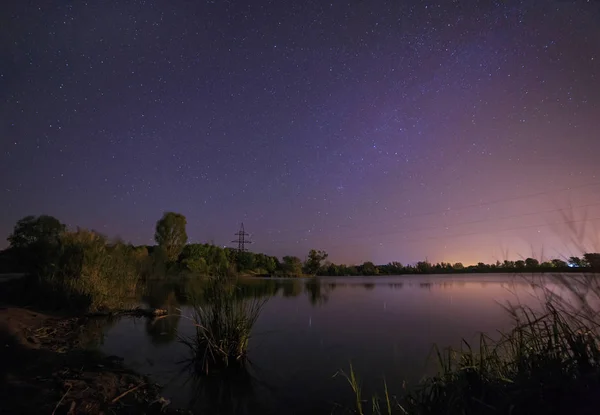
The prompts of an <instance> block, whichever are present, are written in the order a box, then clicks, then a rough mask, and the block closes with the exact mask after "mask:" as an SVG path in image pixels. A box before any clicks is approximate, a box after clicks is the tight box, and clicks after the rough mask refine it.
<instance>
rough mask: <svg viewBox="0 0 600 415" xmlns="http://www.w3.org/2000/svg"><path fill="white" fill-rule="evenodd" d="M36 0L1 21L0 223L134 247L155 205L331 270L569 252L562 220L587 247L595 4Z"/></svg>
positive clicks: (192, 228)
mask: <svg viewBox="0 0 600 415" xmlns="http://www.w3.org/2000/svg"><path fill="white" fill-rule="evenodd" d="M37 3H39V4H40V6H39V7H38V6H37V5H34V3H33V2H24V1H17V0H8V3H7V4H4V5H3V12H2V14H1V15H2V16H1V17H0V92H1V94H2V95H1V97H2V99H1V101H0V205H1V208H2V215H0V235H6V236H7V235H8V234H9V233H10V231H11V229H12V227H13V225H14V223H15V222H16V221H17V219H19V218H20V217H23V216H25V215H28V214H36V215H37V214H43V213H45V214H51V215H54V216H56V217H58V218H59V219H61V220H62V221H64V222H66V223H67V224H68V225H69V226H73V227H74V226H76V225H79V226H82V227H87V228H93V229H96V230H99V231H101V232H103V233H105V234H107V235H110V236H117V235H119V236H121V237H122V238H124V239H125V240H129V241H131V242H133V243H135V244H149V243H152V240H153V233H154V224H155V222H156V220H157V219H159V218H160V216H161V215H162V213H163V212H164V211H166V210H172V211H176V212H180V213H182V214H184V215H185V216H186V217H187V219H188V234H189V236H190V240H191V241H214V242H215V243H217V244H220V245H224V244H229V241H230V240H232V239H233V238H234V235H233V234H234V233H235V232H236V231H237V229H238V227H239V223H240V222H241V221H243V222H244V224H245V226H246V230H247V231H248V232H250V233H251V234H252V237H253V240H254V241H255V243H254V245H253V246H252V248H253V250H255V251H261V252H266V253H270V254H274V255H284V254H293V255H298V256H304V255H305V253H306V252H307V251H308V249H310V248H317V249H325V250H327V251H328V252H329V253H330V259H331V260H333V261H336V262H347V263H358V262H362V261H365V260H372V261H374V262H376V263H383V262H388V261H392V260H398V261H401V262H413V261H417V260H421V259H423V258H425V257H428V258H429V259H430V260H432V261H453V262H454V261H463V262H465V263H472V262H477V261H485V262H489V261H494V260H496V259H500V260H502V259H505V258H507V257H508V258H511V259H517V258H518V257H519V256H531V255H535V256H537V257H548V256H557V255H570V254H572V253H576V251H577V248H576V247H575V246H573V244H571V243H570V238H571V236H572V233H573V232H572V231H573V230H572V229H568V228H569V226H568V225H569V224H565V223H563V222H565V221H567V220H576V222H573V223H570V225H574V226H582V225H583V226H585V229H586V231H587V235H586V236H581V235H578V236H577V237H576V239H577V240H578V242H581V243H582V244H584V245H585V247H586V249H588V250H592V249H596V248H595V247H594V246H595V244H594V242H595V236H597V235H599V233H598V232H597V229H598V228H596V227H595V225H599V226H600V220H599V219H600V162H599V161H598V160H599V158H600V133H599V131H600V24H599V23H598V22H600V2H594V1H591V2H586V1H565V0H563V1H552V0H548V1H522V2H518V1H511V0H507V1H496V2H492V1H476V2H475V1H473V2H454V1H441V2H423V1H417V0H409V1H387V2H386V1H376V0H374V1H350V2H347V1H346V2H338V1H333V2H331V1H328V2H324V1H299V2H283V1H263V0H257V1H252V2H228V1H207V2H202V1H198V2H196V1H182V0H173V1H166V0H164V1H132V2H122V1H119V2H117V1H113V2H110V1H107V2H102V4H103V6H100V5H99V3H97V2H91V1H90V2H87V4H86V2H82V1H72V2H69V1H46V2H37ZM569 205H570V206H572V207H573V209H572V210H570V211H569V214H568V215H567V216H564V214H562V213H561V212H560V211H559V209H560V208H565V207H567V206H569ZM569 218H570V219H569ZM584 220H587V222H585V221H584ZM584 239H585V241H584ZM6 245H7V243H6V242H4V241H2V242H0V247H5V246H6Z"/></svg>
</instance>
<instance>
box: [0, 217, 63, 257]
mask: <svg viewBox="0 0 600 415" xmlns="http://www.w3.org/2000/svg"><path fill="white" fill-rule="evenodd" d="M66 229H67V227H66V226H65V225H64V224H62V223H61V222H60V221H59V220H58V219H56V218H55V217H53V216H48V215H41V216H38V217H35V216H25V217H24V218H23V219H20V220H19V221H17V224H16V225H15V227H14V230H13V232H12V233H11V234H10V235H9V236H8V242H9V243H10V246H11V248H16V249H23V248H29V247H31V246H32V245H35V244H40V243H41V244H52V245H54V244H58V242H59V238H60V235H61V234H62V233H63V232H64V231H65V230H66Z"/></svg>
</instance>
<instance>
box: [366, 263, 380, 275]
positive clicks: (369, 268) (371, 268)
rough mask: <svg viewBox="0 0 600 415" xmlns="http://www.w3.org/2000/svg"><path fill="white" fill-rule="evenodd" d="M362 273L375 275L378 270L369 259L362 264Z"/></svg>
mask: <svg viewBox="0 0 600 415" xmlns="http://www.w3.org/2000/svg"><path fill="white" fill-rule="evenodd" d="M362 273H363V275H377V274H379V271H378V270H377V267H376V266H375V264H373V263H372V262H370V261H367V262H365V263H364V264H362Z"/></svg>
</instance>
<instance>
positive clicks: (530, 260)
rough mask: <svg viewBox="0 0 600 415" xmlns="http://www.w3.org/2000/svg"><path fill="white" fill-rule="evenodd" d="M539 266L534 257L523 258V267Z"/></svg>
mask: <svg viewBox="0 0 600 415" xmlns="http://www.w3.org/2000/svg"><path fill="white" fill-rule="evenodd" d="M539 266H540V261H538V260H537V259H535V258H526V259H525V267H526V268H538V267H539Z"/></svg>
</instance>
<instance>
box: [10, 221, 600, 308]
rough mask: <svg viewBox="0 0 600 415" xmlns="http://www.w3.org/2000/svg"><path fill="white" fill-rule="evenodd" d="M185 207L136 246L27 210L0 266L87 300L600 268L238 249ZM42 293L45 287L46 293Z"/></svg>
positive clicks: (579, 263)
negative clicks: (154, 283) (330, 280)
mask: <svg viewBox="0 0 600 415" xmlns="http://www.w3.org/2000/svg"><path fill="white" fill-rule="evenodd" d="M186 226H187V221H186V218H185V217H184V216H183V215H180V214H178V213H173V212H167V213H165V214H164V215H163V217H162V218H160V219H159V220H158V221H157V223H156V228H155V235H154V239H155V241H156V245H153V246H134V245H131V244H127V243H125V242H123V241H120V240H110V239H109V238H107V237H106V236H104V235H102V234H100V233H98V232H95V231H93V230H87V229H81V228H77V229H75V230H68V229H67V227H66V226H65V224H63V223H61V222H60V221H59V220H58V219H56V218H54V217H52V216H47V215H42V216H37V217H36V216H27V217H25V218H23V219H21V220H19V221H18V222H17V224H16V225H15V227H14V230H13V232H12V233H11V235H10V236H9V237H8V241H9V242H10V246H9V248H8V249H6V250H4V251H1V252H0V272H3V273H6V272H17V273H18V272H21V273H27V274H29V275H31V276H34V277H35V278H37V283H38V286H37V288H36V289H35V290H29V291H30V292H39V293H45V294H46V293H48V291H49V295H48V296H47V297H48V298H53V299H56V301H57V302H60V303H61V304H75V305H77V306H85V307H88V308H102V307H114V306H115V305H116V303H117V302H118V301H122V300H123V299H124V298H127V297H128V296H129V297H133V296H134V294H135V291H136V289H137V287H138V284H139V283H140V282H144V281H147V280H148V279H152V278H157V277H166V276H170V275H177V276H179V275H182V274H186V273H187V274H190V275H211V276H214V275H219V276H236V275H248V276H280V277H298V276H314V275H323V276H327V275H329V276H346V275H349V276H352V275H400V274H428V273H438V274H439V273H466V272H523V271H530V272H551V271H567V270H577V271H586V270H599V269H600V254H596V253H586V254H584V255H583V256H582V257H571V258H569V259H568V260H561V259H553V260H550V261H545V262H542V263H540V262H539V261H538V260H536V259H534V258H527V259H525V260H519V261H504V262H502V263H501V262H499V261H497V262H496V263H495V264H484V263H479V264H477V265H474V266H468V267H465V266H463V264H461V263H454V264H450V263H444V262H441V263H437V264H432V263H429V262H428V261H421V262H418V263H416V264H414V265H402V264H401V263H399V262H391V263H389V264H385V265H375V264H373V263H372V262H365V263H363V264H362V265H356V266H348V265H337V264H333V263H330V262H327V261H326V259H327V257H328V255H327V253H326V252H324V251H317V250H311V251H310V252H309V253H308V255H307V257H306V259H305V260H304V261H302V260H301V259H300V258H298V257H295V256H284V257H283V258H282V259H281V261H280V260H279V258H277V257H274V256H269V255H265V254H260V253H253V252H238V250H236V249H232V248H226V247H219V246H215V245H212V244H190V243H188V236H187V232H186ZM45 294H44V295H45Z"/></svg>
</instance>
